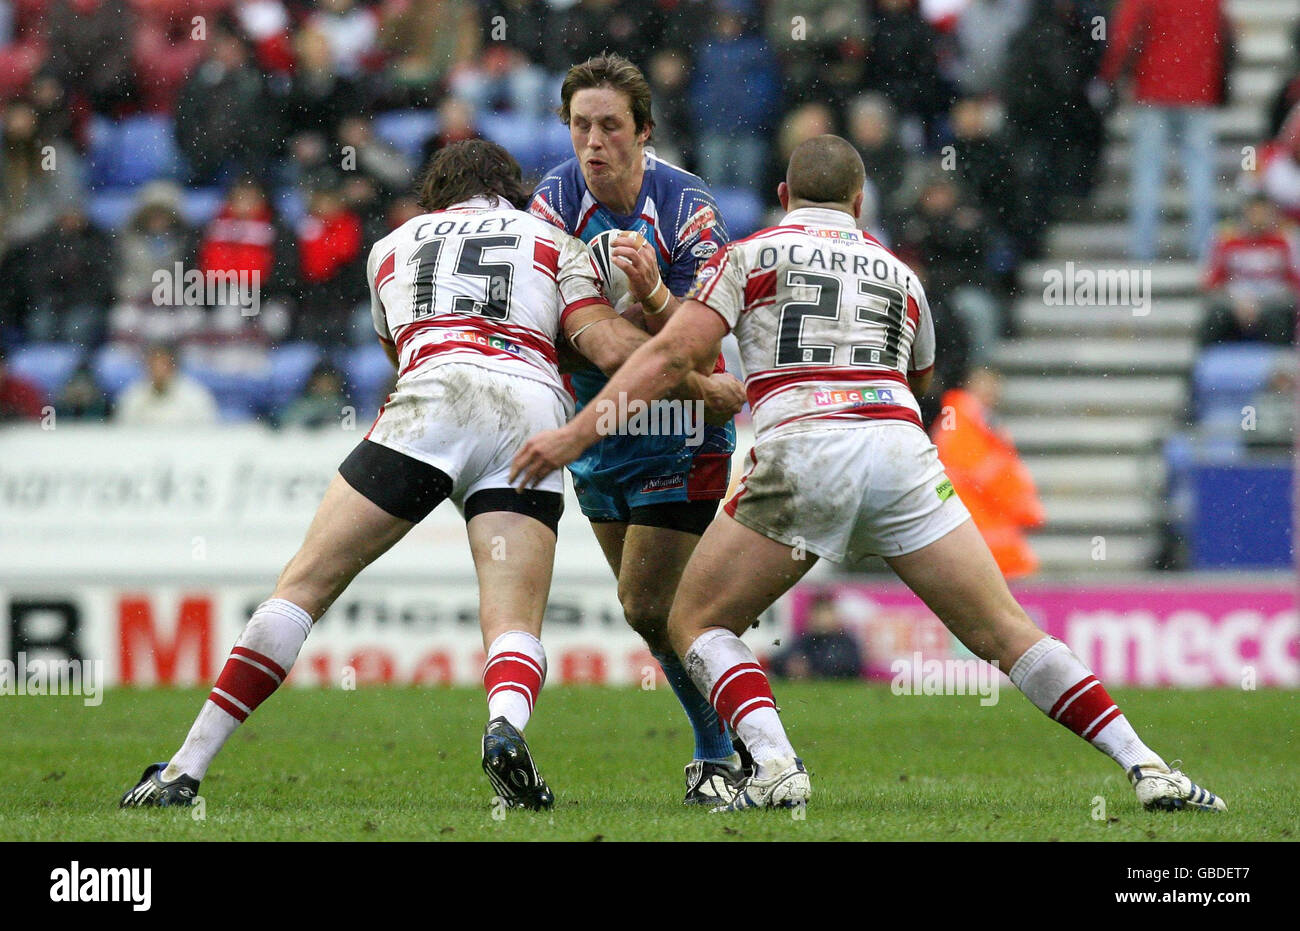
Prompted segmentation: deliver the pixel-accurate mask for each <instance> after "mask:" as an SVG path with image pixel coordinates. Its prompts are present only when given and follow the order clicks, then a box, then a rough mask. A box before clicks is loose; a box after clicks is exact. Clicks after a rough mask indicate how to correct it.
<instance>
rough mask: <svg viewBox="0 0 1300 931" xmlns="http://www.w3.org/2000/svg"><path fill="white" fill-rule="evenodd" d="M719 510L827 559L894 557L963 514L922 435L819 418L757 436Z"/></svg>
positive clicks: (891, 425)
mask: <svg viewBox="0 0 1300 931" xmlns="http://www.w3.org/2000/svg"><path fill="white" fill-rule="evenodd" d="M726 510H727V513H728V514H730V515H731V516H732V517H734V518H735V519H736V520H738V521H739V522H740V523H742V524H744V525H745V526H746V527H749V528H750V529H751V530H755V531H757V532H758V533H761V534H763V535H764V536H766V537H770V538H771V539H773V540H777V541H779V542H781V543H784V544H786V545H787V546H800V545H802V546H803V547H804V548H805V549H807V550H808V551H809V552H811V553H815V554H816V555H818V556H822V557H825V558H826V559H830V560H833V561H835V562H846V561H847V562H857V561H859V560H861V559H865V558H866V557H868V556H901V555H903V554H904V553H910V552H912V551H914V550H918V549H920V548H921V547H923V546H925V545H927V544H929V543H933V542H934V541H935V540H938V539H939V538H940V537H942V536H944V535H945V534H947V533H948V532H950V531H951V530H953V529H954V528H955V527H957V526H958V525H959V524H961V523H962V522H963V521H965V520H967V519H968V518H969V517H970V512H969V511H967V510H966V505H964V504H962V502H961V499H960V498H958V497H957V495H956V493H955V492H954V491H953V487H952V483H951V482H950V481H948V477H947V476H946V475H945V474H944V471H943V464H942V463H941V462H940V461H939V454H938V451H937V450H936V449H935V448H934V444H933V443H931V442H930V438H929V437H928V436H926V434H925V433H924V432H923V431H921V430H920V429H919V428H917V427H916V426H914V425H912V424H907V423H902V422H893V421H883V422H881V421H878V422H876V423H849V424H844V425H841V424H838V423H836V424H831V423H828V422H827V421H821V422H819V423H817V424H816V425H811V424H810V425H809V426H808V427H806V428H796V429H794V430H790V429H787V430H782V431H781V432H780V433H779V434H777V435H775V436H771V437H763V438H760V439H759V442H758V443H757V444H755V446H754V449H753V450H752V451H751V453H750V467H749V471H748V472H746V473H745V476H744V478H742V479H741V485H740V489H739V490H738V491H737V492H736V494H735V495H734V496H733V497H732V499H731V500H730V501H728V502H727V504H726Z"/></svg>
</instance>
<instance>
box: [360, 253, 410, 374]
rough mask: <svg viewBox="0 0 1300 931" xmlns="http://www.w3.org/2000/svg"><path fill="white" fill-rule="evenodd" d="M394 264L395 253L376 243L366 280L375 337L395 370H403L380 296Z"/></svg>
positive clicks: (367, 263)
mask: <svg viewBox="0 0 1300 931" xmlns="http://www.w3.org/2000/svg"><path fill="white" fill-rule="evenodd" d="M381 242H382V241H381ZM394 262H395V259H394V257H393V253H392V252H391V251H390V250H385V249H383V248H381V243H375V245H374V246H372V247H371V250H370V255H369V256H367V257H366V279H367V283H368V284H369V287H370V319H371V322H373V323H374V325H375V335H376V336H377V337H379V345H380V346H383V347H384V355H386V356H388V361H389V362H391V363H393V368H395V369H397V368H401V365H400V363H399V362H398V356H397V344H396V343H395V342H394V341H393V334H392V333H391V332H389V329H388V318H387V316H386V315H385V314H384V302H383V299H382V298H381V297H380V294H379V291H380V286H381V285H384V284H387V283H388V281H389V280H390V279H391V277H392V269H393V267H394V265H393V263H394Z"/></svg>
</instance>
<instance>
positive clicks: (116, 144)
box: [88, 114, 180, 188]
mask: <svg viewBox="0 0 1300 931" xmlns="http://www.w3.org/2000/svg"><path fill="white" fill-rule="evenodd" d="M88 161H89V178H90V186H91V187H92V188H105V187H132V186H134V185H137V184H143V183H145V182H146V181H153V180H155V179H158V178H175V177H177V176H178V175H179V174H180V154H179V152H178V151H177V149H176V139H175V136H174V134H173V127H172V121H171V119H170V118H169V117H166V116H161V115H156V114H155V115H147V116H129V117H126V118H125V119H123V120H120V121H117V122H114V121H112V120H106V119H103V118H95V119H92V120H91V123H90V153H89V158H88Z"/></svg>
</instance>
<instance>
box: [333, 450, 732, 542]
mask: <svg viewBox="0 0 1300 931" xmlns="http://www.w3.org/2000/svg"><path fill="white" fill-rule="evenodd" d="M339 475H341V476H343V480H344V481H346V482H347V483H348V484H349V485H351V486H352V487H353V488H354V489H356V491H357V493H358V494H361V495H363V496H364V497H365V498H366V499H368V500H369V501H371V502H372V503H373V504H374V505H376V506H377V507H379V508H382V509H383V510H384V511H386V512H388V513H389V514H392V515H393V516H394V517H399V518H401V519H402V520H409V521H410V522H411V523H413V524H418V523H419V522H420V521H422V520H424V519H425V518H426V517H427V516H429V513H430V512H431V511H432V510H433V509H434V508H436V507H437V506H438V505H440V504H442V502H444V501H446V500H447V499H448V498H449V497H451V492H452V487H453V485H454V483H453V482H452V480H451V476H449V475H448V474H447V473H446V472H444V471H442V470H441V469H438V468H434V467H433V466H431V465H429V464H428V463H427V462H421V461H420V460H419V459H415V458H413V457H411V456H408V455H406V454H405V453H399V452H398V451H397V450H395V449H389V448H388V447H387V446H383V445H381V444H379V443H374V442H371V441H370V440H362V441H361V442H360V443H358V444H357V448H356V449H354V450H352V452H350V453H349V454H348V457H347V458H346V459H344V460H343V462H342V464H341V465H339ZM715 503H716V502H715ZM489 511H511V512H514V513H516V514H524V515H526V516H528V517H531V518H533V519H535V520H539V521H541V522H542V523H543V524H545V525H546V526H547V527H550V528H551V532H552V533H555V532H556V529H557V528H558V527H559V523H560V515H561V514H563V513H564V496H563V495H561V494H557V493H556V492H553V491H537V490H535V489H529V490H527V491H524V492H519V491H516V490H515V489H513V488H484V489H481V490H480V491H476V492H474V494H472V495H470V496H469V498H468V499H467V500H466V501H465V504H464V506H463V507H462V509H461V512H462V514H463V515H464V517H465V520H466V521H470V520H472V519H473V518H474V517H476V516H478V515H479V514H485V513H487V512H489Z"/></svg>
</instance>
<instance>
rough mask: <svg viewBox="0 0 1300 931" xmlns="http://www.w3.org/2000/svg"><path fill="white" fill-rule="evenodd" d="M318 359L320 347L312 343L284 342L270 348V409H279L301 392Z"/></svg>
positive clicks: (268, 382) (268, 388)
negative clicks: (281, 344)
mask: <svg viewBox="0 0 1300 931" xmlns="http://www.w3.org/2000/svg"><path fill="white" fill-rule="evenodd" d="M320 359H321V351H320V347H318V346H316V345H314V344H312V343H285V344H284V345H283V346H277V347H275V348H274V349H272V350H271V370H270V373H269V375H268V380H267V395H268V398H269V400H270V404H271V407H272V409H274V410H279V409H281V408H282V407H284V406H285V405H286V404H288V403H289V402H290V401H292V400H293V399H294V398H296V397H297V396H298V395H299V393H301V391H302V389H303V387H304V386H305V385H306V384H307V378H308V376H310V375H311V372H312V369H314V368H315V367H316V363H318V362H319V361H320Z"/></svg>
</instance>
